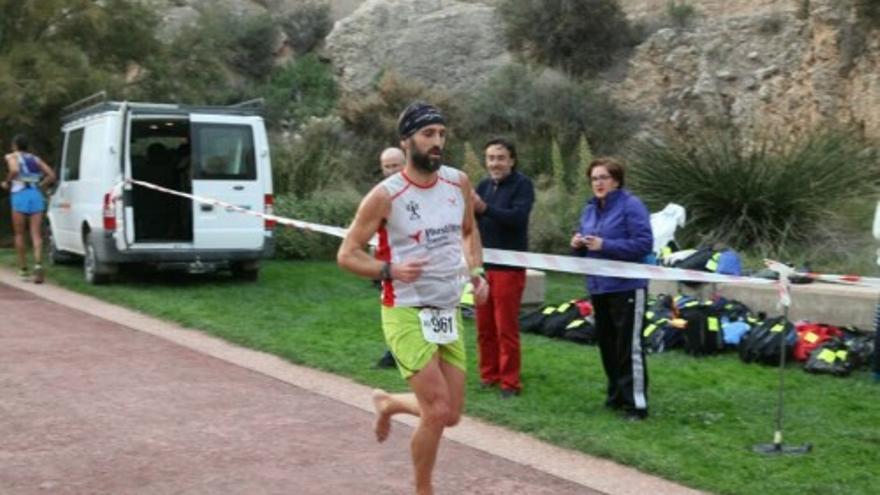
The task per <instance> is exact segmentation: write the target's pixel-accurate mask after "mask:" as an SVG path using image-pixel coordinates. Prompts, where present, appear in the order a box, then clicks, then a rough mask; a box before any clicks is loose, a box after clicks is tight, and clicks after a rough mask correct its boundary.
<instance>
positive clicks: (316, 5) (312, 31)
mask: <svg viewBox="0 0 880 495" xmlns="http://www.w3.org/2000/svg"><path fill="white" fill-rule="evenodd" d="M280 23H281V29H282V30H284V34H285V35H287V43H288V44H290V46H291V48H293V49H294V51H296V53H298V54H304V53H308V52H311V51H312V50H313V49H314V48H315V47H316V46H318V44H319V43H321V41H322V40H323V39H324V38H325V37H326V36H327V35H328V34H329V33H330V31H331V30H332V29H333V17H332V16H331V15H330V4H329V3H328V2H321V1H313V0H307V1H305V2H301V3H298V4H296V5H294V6H293V7H292V8H291V9H290V10H289V11H287V12H286V13H285V14H284V16H283V17H282V18H281V21H280Z"/></svg>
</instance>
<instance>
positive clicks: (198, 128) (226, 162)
mask: <svg viewBox="0 0 880 495" xmlns="http://www.w3.org/2000/svg"><path fill="white" fill-rule="evenodd" d="M190 125H191V137H192V168H191V171H192V191H193V194H195V195H196V196H202V197H206V198H213V199H217V200H220V201H223V202H225V203H229V204H232V205H235V206H238V207H241V208H244V209H247V210H253V211H257V212H261V211H262V210H263V201H264V191H263V186H262V184H263V180H262V178H261V177H259V174H260V173H261V169H263V170H268V167H265V168H263V167H258V160H260V159H267V157H262V156H258V155H259V154H260V153H262V152H258V148H257V147H258V145H261V144H262V143H258V142H257V141H258V140H257V137H256V136H262V134H259V133H258V132H257V130H258V129H262V120H261V119H260V118H258V117H243V116H233V115H208V114H191V115H190ZM193 245H194V247H195V248H196V249H261V248H262V246H263V220H262V219H261V218H259V217H256V216H253V215H246V214H243V213H240V212H237V211H235V210H233V209H231V208H227V207H223V206H217V205H210V204H201V203H197V202H194V203H193Z"/></svg>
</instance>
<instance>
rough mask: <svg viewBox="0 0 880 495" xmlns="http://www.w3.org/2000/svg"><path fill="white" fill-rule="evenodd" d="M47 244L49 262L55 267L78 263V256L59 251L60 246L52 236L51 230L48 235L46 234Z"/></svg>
mask: <svg viewBox="0 0 880 495" xmlns="http://www.w3.org/2000/svg"><path fill="white" fill-rule="evenodd" d="M46 237H47V238H48V239H47V244H48V245H49V253H48V255H49V256H48V257H49V262H50V263H52V264H53V265H69V264H71V263H73V262H74V261H76V255H74V254H73V253H68V252H67V251H62V250H60V249H58V246H57V245H56V244H55V237H54V236H53V235H52V229H51V228H50V229H49V231H48V233H47V234H46Z"/></svg>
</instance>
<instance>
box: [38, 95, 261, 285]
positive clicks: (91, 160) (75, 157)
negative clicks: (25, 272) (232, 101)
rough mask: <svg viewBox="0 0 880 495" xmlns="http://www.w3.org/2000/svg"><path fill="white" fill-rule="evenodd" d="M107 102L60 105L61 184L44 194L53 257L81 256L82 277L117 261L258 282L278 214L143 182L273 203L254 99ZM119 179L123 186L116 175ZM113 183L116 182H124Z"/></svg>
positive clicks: (96, 275) (97, 277)
mask: <svg viewBox="0 0 880 495" xmlns="http://www.w3.org/2000/svg"><path fill="white" fill-rule="evenodd" d="M248 103H250V102H246V103H245V104H240V105H235V106H229V107H198V106H185V105H176V104H160V103H133V102H116V101H106V99H105V98H104V95H103V93H100V94H98V95H94V96H92V97H89V98H86V99H85V100H82V101H80V102H77V103H75V104H74V105H71V106H70V107H68V113H67V114H66V115H65V116H64V117H63V120H62V129H61V130H62V133H63V138H64V146H63V152H62V153H63V154H62V159H61V169H60V171H59V174H58V186H57V188H56V190H55V192H54V193H53V194H52V196H51V198H50V200H49V210H48V219H49V242H48V245H49V257H50V259H51V260H52V261H55V262H65V261H70V260H71V259H75V258H76V257H77V256H75V255H78V256H82V257H83V258H84V263H83V266H84V273H85V278H86V280H87V281H89V282H91V283H102V282H106V281H107V280H109V279H110V278H111V277H112V276H113V275H114V274H115V273H116V271H117V269H118V267H119V265H120V264H123V263H139V264H147V265H151V266H154V267H156V268H159V269H180V270H186V271H189V272H193V273H195V272H206V271H212V270H216V269H229V270H232V273H233V274H234V275H236V276H238V277H240V278H243V279H247V280H256V278H257V275H258V273H259V267H260V265H259V260H260V259H261V258H264V257H268V256H271V254H272V250H273V246H274V243H273V237H272V229H273V227H274V222H272V221H264V220H263V219H261V218H260V217H257V216H253V215H246V214H243V213H241V212H237V211H234V210H233V209H231V208H224V207H220V206H214V205H207V204H200V203H197V202H194V201H192V200H190V199H188V198H183V197H179V196H174V195H170V194H168V193H165V192H160V191H156V190H153V189H148V188H146V187H143V186H139V185H133V184H131V183H124V181H125V180H126V179H129V178H130V179H134V180H139V181H144V182H149V183H152V184H156V185H159V186H162V187H165V188H168V189H173V190H176V191H181V192H185V193H190V194H194V195H197V196H203V197H207V198H213V199H217V200H220V201H223V202H226V203H229V204H232V205H235V206H239V207H242V208H245V209H249V210H253V211H258V212H265V213H272V204H273V196H272V169H271V166H270V160H269V144H268V140H267V138H266V129H265V126H264V124H263V119H262V117H260V115H259V114H258V111H257V110H258V109H256V108H254V107H253V106H249V105H248ZM121 184H124V185H121ZM120 185H121V186H120Z"/></svg>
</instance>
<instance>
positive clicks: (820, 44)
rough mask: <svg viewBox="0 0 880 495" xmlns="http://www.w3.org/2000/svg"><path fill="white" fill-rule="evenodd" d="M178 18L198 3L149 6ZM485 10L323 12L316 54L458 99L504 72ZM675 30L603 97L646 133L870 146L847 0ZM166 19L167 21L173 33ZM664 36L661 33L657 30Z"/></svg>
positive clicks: (725, 8)
mask: <svg viewBox="0 0 880 495" xmlns="http://www.w3.org/2000/svg"><path fill="white" fill-rule="evenodd" d="M155 1H156V2H160V3H161V2H164V3H165V4H167V5H168V6H169V10H168V11H169V12H176V13H177V14H178V17H183V18H185V16H186V15H189V10H187V9H190V10H191V9H192V7H191V5H192V4H197V3H199V2H202V1H206V0H185V1H182V0H155ZM222 1H223V2H224V3H228V4H230V5H233V6H235V7H234V8H236V9H238V11H240V12H242V13H246V12H249V11H252V10H253V9H258V10H259V9H263V11H265V9H268V10H269V11H271V12H283V10H284V9H285V8H287V7H286V6H289V5H290V4H292V3H295V0H261V1H256V0H253V1H249V0H222ZM496 3H497V2H495V1H494V0H482V1H479V0H474V1H456V0H419V1H414V0H333V1H331V6H332V7H333V12H334V14H335V15H336V16H338V17H337V22H336V25H335V27H334V29H333V32H332V33H331V34H330V35H329V36H328V38H327V40H326V44H325V47H324V54H325V56H326V57H328V58H329V59H330V60H331V61H332V63H333V64H334V66H335V67H336V69H337V73H338V75H339V79H340V83H341V86H342V88H343V90H344V91H364V90H366V89H368V88H369V87H370V85H371V84H372V83H373V82H374V81H375V80H376V79H377V78H378V77H379V75H380V74H381V73H382V71H384V70H389V69H391V70H395V71H396V72H398V73H400V74H403V75H404V76H407V77H412V78H415V79H419V80H422V81H423V82H426V83H428V84H429V85H435V86H443V87H445V88H447V89H448V90H451V91H468V90H469V89H470V88H473V87H474V86H475V85H477V84H479V83H480V82H481V81H483V80H484V79H485V78H486V77H487V76H488V75H489V74H490V73H491V72H492V71H493V70H495V69H496V68H498V67H500V66H502V65H504V64H506V63H508V62H509V61H510V60H511V55H510V54H509V53H507V52H506V49H505V44H504V41H503V36H502V26H501V22H500V20H499V18H498V16H497V14H496V13H495V10H494V5H495V4H496ZM688 3H689V4H690V5H693V6H694V8H695V12H696V14H695V16H694V17H693V19H691V21H690V22H689V23H688V24H687V25H686V26H685V27H680V28H663V29H659V30H656V31H655V32H653V33H652V34H650V35H649V36H647V37H646V39H645V41H644V42H643V43H641V44H640V45H639V46H638V47H636V49H635V50H634V52H633V53H632V55H631V58H630V59H629V61H628V62H627V64H626V65H627V70H626V73H625V76H624V77H623V78H622V79H621V78H619V77H616V78H614V82H612V83H608V88H609V91H610V93H611V94H612V95H613V97H614V98H615V99H616V100H617V101H618V102H619V103H620V104H621V105H622V106H624V107H626V108H627V109H629V110H631V111H633V112H635V113H637V114H639V115H641V116H642V117H643V118H644V122H645V125H644V127H645V129H646V130H658V129H660V128H664V127H672V128H674V129H678V130H688V129H693V128H697V127H701V126H703V125H705V124H706V123H732V124H733V125H734V126H736V127H737V128H740V129H743V130H761V129H765V128H773V129H777V130H778V129H784V130H786V131H789V132H791V133H792V134H794V135H796V134H799V133H801V132H803V131H805V130H808V129H812V128H815V127H817V126H820V125H828V124H835V123H845V124H851V125H854V126H855V127H857V128H860V129H863V130H864V133H865V134H866V135H867V136H869V137H873V138H880V29H873V30H871V29H868V28H865V27H864V26H863V25H862V24H860V22H859V19H858V18H857V17H856V14H855V10H854V8H853V7H852V2H851V1H850V0H700V1H696V0H694V1H691V2H688ZM620 4H621V6H622V7H623V8H624V10H625V11H626V12H627V15H628V16H629V18H630V19H631V20H632V21H633V22H634V23H638V24H642V25H646V26H651V25H654V26H656V25H658V24H662V22H661V20H662V19H664V17H666V16H667V11H668V7H667V5H668V4H667V2H665V1H660V0H620ZM173 19H174V16H170V17H169V22H172V21H173ZM666 25H670V23H669V22H666Z"/></svg>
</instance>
